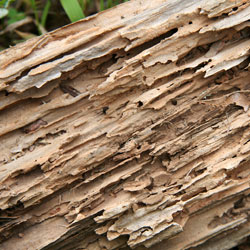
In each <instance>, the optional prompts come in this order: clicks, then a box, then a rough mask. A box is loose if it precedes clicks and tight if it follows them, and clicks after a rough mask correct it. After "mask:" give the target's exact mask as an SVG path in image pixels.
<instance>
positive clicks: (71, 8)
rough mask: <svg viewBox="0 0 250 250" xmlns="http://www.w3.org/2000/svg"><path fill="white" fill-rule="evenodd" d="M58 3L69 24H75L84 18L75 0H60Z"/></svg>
mask: <svg viewBox="0 0 250 250" xmlns="http://www.w3.org/2000/svg"><path fill="white" fill-rule="evenodd" d="M60 2H61V4H62V6H63V8H64V10H65V12H66V14H67V16H68V17H69V19H70V21H71V22H76V21H78V20H80V19H82V18H84V17H85V16H84V14H83V11H82V9H81V6H80V4H79V2H78V1H77V0H60Z"/></svg>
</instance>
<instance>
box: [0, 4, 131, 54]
mask: <svg viewBox="0 0 250 250" xmlns="http://www.w3.org/2000/svg"><path fill="white" fill-rule="evenodd" d="M126 1H128V0H0V50H3V49H6V48H8V47H9V46H13V45H15V44H17V43H19V42H23V41H25V40H27V39H29V38H32V37H34V36H38V35H41V34H44V33H46V32H48V31H51V30H54V29H56V28H59V27H61V26H63V25H66V24H69V23H70V22H75V21H77V20H80V19H82V18H84V17H86V16H89V15H93V14H95V13H97V12H99V11H103V10H105V9H107V8H111V7H113V6H115V5H117V4H120V3H122V2H126Z"/></svg>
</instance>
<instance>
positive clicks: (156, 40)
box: [129, 28, 178, 54]
mask: <svg viewBox="0 0 250 250" xmlns="http://www.w3.org/2000/svg"><path fill="white" fill-rule="evenodd" d="M177 31H178V28H174V29H171V30H169V31H168V32H166V33H164V34H162V35H160V36H158V37H156V38H154V39H152V40H150V41H148V42H145V43H143V44H141V45H140V46H137V47H135V48H133V49H131V50H129V52H130V53H131V54H134V53H135V54H140V53H141V52H142V51H144V50H146V49H149V48H151V47H153V46H155V45H156V44H158V43H160V42H161V41H162V40H164V39H166V38H169V37H171V36H172V35H174V34H175V33H176V32H177Z"/></svg>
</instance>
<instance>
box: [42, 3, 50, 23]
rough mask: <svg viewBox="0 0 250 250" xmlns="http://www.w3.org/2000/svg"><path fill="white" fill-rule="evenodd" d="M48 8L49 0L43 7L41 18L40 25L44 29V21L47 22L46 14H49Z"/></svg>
mask: <svg viewBox="0 0 250 250" xmlns="http://www.w3.org/2000/svg"><path fill="white" fill-rule="evenodd" d="M50 6H51V2H50V0H48V1H47V2H46V5H45V7H44V10H43V14H42V17H41V25H42V26H43V27H45V24H46V20H47V17H48V14H49V8H50Z"/></svg>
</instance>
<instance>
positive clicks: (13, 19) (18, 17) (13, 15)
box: [8, 8, 26, 24]
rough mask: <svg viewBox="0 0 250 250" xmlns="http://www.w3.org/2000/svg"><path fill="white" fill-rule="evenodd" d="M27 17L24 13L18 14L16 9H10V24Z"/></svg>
mask: <svg viewBox="0 0 250 250" xmlns="http://www.w3.org/2000/svg"><path fill="white" fill-rule="evenodd" d="M25 17H26V15H25V14H24V13H23V12H18V11H17V10H16V9H14V8H9V13H8V24H12V23H15V22H17V21H20V20H22V19H24V18H25Z"/></svg>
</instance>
